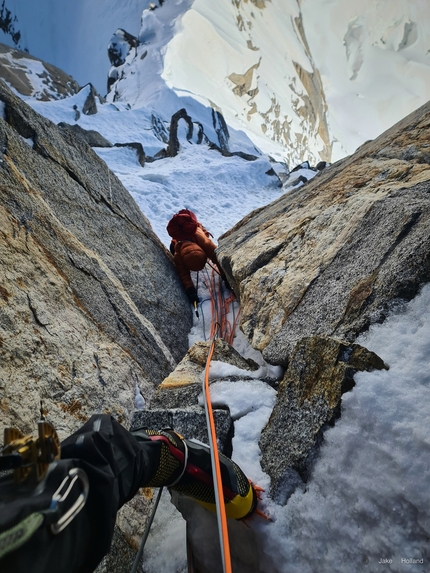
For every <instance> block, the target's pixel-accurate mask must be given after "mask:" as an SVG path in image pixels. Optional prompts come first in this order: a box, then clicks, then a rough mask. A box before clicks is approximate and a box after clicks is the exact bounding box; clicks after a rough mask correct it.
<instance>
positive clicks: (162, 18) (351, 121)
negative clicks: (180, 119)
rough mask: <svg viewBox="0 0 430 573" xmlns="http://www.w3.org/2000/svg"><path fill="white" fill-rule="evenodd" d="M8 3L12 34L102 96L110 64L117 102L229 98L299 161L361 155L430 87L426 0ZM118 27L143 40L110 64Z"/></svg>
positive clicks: (237, 114) (228, 113)
mask: <svg viewBox="0 0 430 573" xmlns="http://www.w3.org/2000/svg"><path fill="white" fill-rule="evenodd" d="M151 6H152V7H153V8H155V9H150V7H151ZM7 12H8V13H9V14H10V16H11V18H12V22H11V24H10V26H9V29H6V28H4V29H3V30H2V31H1V32H0V41H3V42H5V43H7V44H9V45H12V46H14V47H18V48H20V49H24V50H28V51H29V52H30V53H31V54H33V55H35V56H38V57H41V58H43V59H45V60H46V61H49V62H51V63H52V64H54V65H56V66H58V67H60V68H62V69H64V70H65V71H66V72H67V73H69V74H72V75H73V76H74V77H75V78H76V80H77V81H78V82H79V83H80V84H81V85H84V84H86V83H87V82H93V84H94V85H95V86H96V88H97V89H98V91H99V92H100V93H101V94H102V95H104V94H105V93H106V89H107V88H106V86H107V79H108V75H109V76H110V77H111V80H114V83H113V85H112V89H111V92H110V93H109V94H108V99H109V100H110V101H112V102H114V101H115V102H118V101H120V102H122V103H124V104H128V105H130V106H131V107H133V108H141V107H144V108H146V109H148V110H149V109H152V110H154V111H155V112H156V113H157V114H158V115H160V116H163V117H164V118H165V119H166V118H169V117H170V116H171V115H172V114H173V113H174V112H175V111H177V110H178V109H180V108H182V107H185V108H186V109H187V111H188V113H190V114H191V115H193V117H194V119H195V120H198V119H199V114H196V113H195V110H196V109H197V108H199V110H200V113H201V114H202V115H205V113H207V110H210V109H212V108H214V109H217V110H219V111H220V112H221V113H222V114H223V115H224V117H225V118H226V121H227V123H228V124H229V126H230V127H231V128H234V129H236V130H243V131H245V132H246V133H247V134H248V135H249V137H250V138H251V139H252V141H253V142H254V144H255V145H256V146H257V147H258V148H260V149H262V150H263V151H264V152H265V153H266V154H271V155H272V156H274V157H277V158H284V159H285V160H286V161H287V162H288V163H289V164H291V165H293V164H297V163H300V162H302V161H304V160H307V159H309V160H310V161H311V163H313V164H316V163H317V162H318V161H319V160H328V161H331V162H333V161H336V160H337V159H339V158H341V157H344V156H345V155H348V154H351V153H352V152H354V151H355V149H356V148H357V147H358V146H359V145H361V144H362V143H364V142H365V141H367V140H369V139H373V138H375V137H376V136H377V135H379V134H380V133H382V132H383V131H385V130H386V129H387V128H389V127H391V126H392V125H393V124H394V123H396V122H397V121H398V120H400V119H401V118H402V117H404V116H406V115H407V114H409V113H410V112H411V111H413V110H414V109H416V108H417V107H419V106H420V105H422V104H423V103H425V102H426V101H427V99H428V97H429V95H428V94H429V93H430V4H429V3H428V2H427V1H426V0H363V1H362V2H360V3H357V2H350V0H330V1H329V2H321V1H319V0H304V1H302V2H298V1H297V0H277V1H276V2H269V1H267V0H261V1H259V2H256V1H254V2H248V1H246V0H234V1H232V0H219V1H218V2H217V3H216V5H215V4H214V3H213V2H211V1H210V0H176V1H172V0H164V1H160V0H155V1H154V2H150V1H149V0H138V1H136V2H132V1H131V0H121V2H120V1H119V0H104V2H103V3H102V4H99V3H88V2H84V1H83V0H79V1H78V2H76V1H75V0H73V1H72V0H64V1H63V2H62V3H61V8H60V7H59V5H58V6H57V5H56V4H55V3H54V4H52V3H51V2H50V1H49V0H41V1H40V2H38V4H37V9H36V8H35V6H34V2H32V0H8V2H7V5H6V6H5V7H4V14H3V18H5V17H6V15H7ZM118 29H124V30H125V31H126V32H128V33H130V34H131V35H132V36H134V37H135V38H136V39H137V41H138V45H137V47H130V46H129V52H128V54H125V52H124V51H123V50H124V49H125V48H124V44H123V45H122V47H121V49H120V52H122V53H123V56H124V61H123V63H121V64H119V65H117V66H116V67H111V68H110V69H109V60H108V58H107V47H108V44H109V43H110V42H112V41H113V42H116V41H119V39H120V38H123V36H121V34H122V33H121V34H120V35H119V36H118V37H116V36H115V31H116V30H118ZM95 30H97V33H95ZM18 33H19V34H20V35H19V39H18V40H17V37H18ZM112 38H113V40H112ZM190 107H192V108H194V110H191V109H189V108H190Z"/></svg>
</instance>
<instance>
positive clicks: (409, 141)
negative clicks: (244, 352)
mask: <svg viewBox="0 0 430 573" xmlns="http://www.w3.org/2000/svg"><path fill="white" fill-rule="evenodd" d="M429 135H430V103H429V104H426V105H424V106H423V107H421V108H419V109H418V110H417V111H416V112H414V113H413V114H411V115H410V116H408V117H407V118H405V119H404V120H403V121H401V122H399V123H398V124H396V125H395V126H394V127H393V128H391V129H390V130H388V131H387V132H385V133H384V134H383V135H381V136H380V137H378V138H377V139H375V140H374V141H371V142H368V143H366V144H365V145H363V146H362V147H361V148H360V149H359V150H358V151H357V152H356V153H355V154H354V155H352V156H350V157H348V158H347V159H344V160H342V161H339V162H338V163H336V164H334V165H332V166H330V167H329V168H327V169H325V170H324V171H323V172H322V173H320V174H319V175H318V176H317V177H315V178H314V179H312V180H311V181H309V182H307V183H306V185H304V186H303V187H300V188H298V189H296V190H294V191H291V192H289V193H287V194H285V195H284V196H283V197H281V198H280V199H278V200H277V201H275V202H273V203H272V204H270V205H268V206H267V207H265V208H262V209H260V210H258V211H256V212H253V213H251V214H250V215H249V216H247V217H246V218H245V219H243V220H242V221H241V222H240V223H238V224H237V225H236V226H235V227H234V228H233V229H231V230H230V231H229V232H228V233H226V234H225V235H224V236H223V237H221V238H220V240H219V247H218V249H217V257H218V260H219V261H220V263H221V266H222V267H223V269H224V270H225V271H226V273H227V276H228V280H229V282H230V284H231V285H232V287H233V288H234V291H235V293H236V295H237V296H238V297H239V298H240V303H241V313H242V315H241V316H242V319H241V329H242V330H243V332H244V333H245V335H246V336H247V338H248V339H249V341H250V342H251V344H252V346H253V347H255V348H258V349H259V350H261V351H262V352H263V356H264V357H265V359H266V360H267V361H269V362H271V363H273V364H280V365H283V366H286V365H287V364H288V360H289V357H290V354H291V351H292V349H293V348H294V346H295V344H296V342H297V341H298V340H300V339H301V338H302V337H303V336H313V335H319V336H333V337H336V338H340V339H343V340H346V341H349V342H352V341H354V339H355V337H356V336H357V335H358V334H359V333H360V332H362V331H364V330H366V329H367V328H368V326H369V325H370V324H371V323H373V322H380V321H382V320H383V319H384V317H385V316H386V314H387V312H388V311H389V309H390V305H392V304H393V302H395V301H396V300H398V299H402V300H410V299H411V298H413V297H414V296H415V294H416V293H417V292H418V290H419V288H420V286H422V285H423V284H424V283H425V282H428V281H429V280H430V143H429Z"/></svg>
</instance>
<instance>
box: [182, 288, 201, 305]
mask: <svg viewBox="0 0 430 573" xmlns="http://www.w3.org/2000/svg"><path fill="white" fill-rule="evenodd" d="M185 292H186V293H187V297H188V300H189V301H190V303H191V304H194V303H196V304H197V303H198V302H199V298H198V296H197V291H196V289H195V287H193V286H192V287H190V288H187V290H186V291H185Z"/></svg>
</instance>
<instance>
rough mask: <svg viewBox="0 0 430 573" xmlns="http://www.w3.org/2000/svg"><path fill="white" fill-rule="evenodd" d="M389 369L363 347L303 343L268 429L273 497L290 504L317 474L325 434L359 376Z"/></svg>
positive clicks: (266, 452)
mask: <svg viewBox="0 0 430 573" xmlns="http://www.w3.org/2000/svg"><path fill="white" fill-rule="evenodd" d="M382 368H385V369H386V368H387V366H386V365H385V364H384V362H383V361H382V360H381V359H380V358H379V356H377V355H376V354H375V353H374V352H371V351H370V350H367V349H366V348H363V347H362V346H360V345H358V344H352V345H347V344H345V343H343V342H341V341H339V340H335V339H333V338H324V337H319V336H313V337H309V338H303V339H302V340H300V342H298V343H297V345H296V347H295V348H294V350H293V353H292V355H291V360H290V363H289V366H288V368H287V370H286V372H285V375H284V378H283V380H282V381H281V383H280V384H279V389H278V396H277V400H276V405H275V407H274V409H273V412H272V415H271V417H270V420H269V422H268V424H267V426H266V427H265V428H264V430H263V432H262V434H261V439H260V448H261V451H262V460H261V466H262V468H263V470H264V471H265V472H266V473H267V474H268V475H269V476H270V478H271V495H272V496H273V497H274V498H276V499H277V501H278V502H280V503H285V502H286V501H287V499H288V497H289V496H290V495H291V494H292V493H293V491H294V490H295V488H296V487H297V486H299V485H301V484H302V483H304V482H306V481H307V479H308V477H309V474H310V472H311V470H312V464H313V462H314V459H315V456H316V453H317V450H318V446H319V445H320V443H321V440H322V438H323V433H324V430H325V429H326V428H327V427H328V425H330V424H333V423H334V421H335V419H336V418H337V417H338V416H339V415H340V401H341V396H342V394H343V393H344V392H347V391H349V390H351V389H352V388H353V386H354V378H353V376H354V374H355V373H356V372H358V371H362V370H366V371H369V370H375V369H376V370H381V369H382Z"/></svg>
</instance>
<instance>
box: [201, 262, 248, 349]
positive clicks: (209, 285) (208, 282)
mask: <svg viewBox="0 0 430 573" xmlns="http://www.w3.org/2000/svg"><path fill="white" fill-rule="evenodd" d="M203 283H204V285H205V287H206V289H207V291H208V293H209V300H210V305H211V327H210V331H209V339H210V340H211V339H212V338H213V336H214V335H215V325H218V327H217V329H218V336H219V338H222V339H224V340H225V341H226V342H228V343H229V344H232V343H233V338H234V335H235V332H236V328H237V323H238V320H239V314H240V310H239V309H238V310H237V311H236V309H235V308H234V304H235V303H236V297H235V296H234V293H230V294H229V295H228V296H227V297H226V296H225V295H224V290H223V288H222V286H221V280H220V278H219V273H218V272H217V271H216V270H215V269H214V268H213V267H212V272H211V273H209V272H208V271H207V270H206V271H205V272H204V274H203ZM231 312H232V313H233V322H231V320H230V318H229V315H230V313H231Z"/></svg>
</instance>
